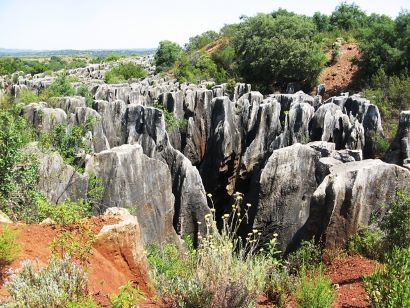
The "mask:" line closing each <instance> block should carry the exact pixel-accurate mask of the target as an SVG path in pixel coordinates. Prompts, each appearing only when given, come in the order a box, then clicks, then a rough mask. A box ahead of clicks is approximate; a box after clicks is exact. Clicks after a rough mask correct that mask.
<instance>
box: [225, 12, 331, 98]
mask: <svg viewBox="0 0 410 308" xmlns="http://www.w3.org/2000/svg"><path fill="white" fill-rule="evenodd" d="M315 33H316V27H315V25H314V23H313V22H312V21H311V20H310V19H308V18H306V17H303V16H297V15H292V14H284V13H281V14H276V15H275V14H272V15H269V14H258V15H256V16H255V17H247V18H245V21H244V22H242V23H241V24H240V30H239V31H238V32H237V35H236V36H235V38H234V39H233V44H234V47H235V52H236V55H237V61H238V69H239V73H240V74H241V76H242V77H243V78H244V79H245V81H246V82H250V83H254V84H256V85H257V86H258V87H259V88H260V89H262V90H264V91H265V92H266V91H271V90H272V89H273V88H275V87H276V88H279V89H282V90H284V89H286V86H287V84H288V83H290V82H298V83H300V84H301V85H302V86H303V87H304V88H305V89H309V88H311V87H312V86H314V85H315V84H316V83H317V78H318V77H319V74H320V72H321V71H322V69H323V68H324V64H325V62H326V57H325V55H324V53H323V52H322V51H321V49H320V45H319V44H318V43H316V42H315V41H314V40H313V37H314V35H315Z"/></svg>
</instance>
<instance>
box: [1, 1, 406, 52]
mask: <svg viewBox="0 0 410 308" xmlns="http://www.w3.org/2000/svg"><path fill="white" fill-rule="evenodd" d="M348 2H350V1H348ZM339 3H340V1H339V0H337V1H333V0H320V1H318V0H310V1H307V0H305V1H303V0H297V1H292V0H287V1H286V0H202V1H201V0H115V1H113V0H14V1H13V0H0V29H1V34H0V47H3V48H21V49H89V48H94V49H95V48H103V49H109V48H149V47H156V46H157V45H158V42H159V41H160V40H163V39H169V40H172V41H176V42H178V43H180V44H183V43H185V42H186V41H187V40H188V38H189V37H191V36H193V35H196V34H199V33H201V32H204V31H206V30H211V29H212V30H219V29H220V28H221V27H222V26H223V25H224V24H226V23H233V22H237V21H238V20H239V17H240V16H241V15H247V16H252V15H254V14H256V13H258V12H266V13H267V12H271V11H273V10H276V9H278V8H285V9H287V10H290V11H294V12H297V13H302V14H306V15H312V14H313V13H314V12H316V11H320V12H322V13H326V14H329V13H331V12H332V11H333V10H334V8H335V7H336V5H337V4H339ZM355 3H357V4H358V5H360V7H361V8H362V9H364V10H365V11H366V12H368V13H373V12H374V13H380V14H387V15H390V16H392V17H395V16H397V15H398V13H399V12H400V10H401V9H410V0H390V1H386V0H357V1H355Z"/></svg>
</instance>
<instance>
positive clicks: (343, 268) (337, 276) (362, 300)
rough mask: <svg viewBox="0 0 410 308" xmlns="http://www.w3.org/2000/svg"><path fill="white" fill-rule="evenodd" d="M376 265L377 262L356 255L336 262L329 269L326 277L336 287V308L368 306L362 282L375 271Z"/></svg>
mask: <svg viewBox="0 0 410 308" xmlns="http://www.w3.org/2000/svg"><path fill="white" fill-rule="evenodd" d="M375 265H376V262H375V261H372V260H369V259H366V258H364V257H362V256H359V255H356V256H348V257H346V258H343V259H340V260H335V261H333V263H332V264H330V265H329V266H328V267H327V270H326V276H328V277H329V278H330V280H331V281H332V283H333V284H335V285H336V300H335V302H334V304H333V307H334V308H339V307H340V308H356V307H357V308H358V307H367V306H368V304H367V295H366V292H365V290H364V288H363V281H362V280H363V277H364V276H366V275H369V274H371V273H372V272H373V271H374V269H375Z"/></svg>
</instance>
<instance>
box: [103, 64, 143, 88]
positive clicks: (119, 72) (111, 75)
mask: <svg viewBox="0 0 410 308" xmlns="http://www.w3.org/2000/svg"><path fill="white" fill-rule="evenodd" d="M147 75H148V73H147V71H146V70H145V69H144V68H143V67H142V66H141V65H137V64H133V63H120V64H119V65H118V66H116V67H114V68H112V69H111V70H109V71H108V72H106V73H105V82H106V83H122V82H127V81H128V80H129V79H130V78H142V77H146V76H147Z"/></svg>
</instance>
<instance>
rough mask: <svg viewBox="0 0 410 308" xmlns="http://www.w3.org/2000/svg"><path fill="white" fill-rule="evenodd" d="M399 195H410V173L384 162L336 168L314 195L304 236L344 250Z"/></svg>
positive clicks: (371, 161) (336, 166) (374, 161)
mask: <svg viewBox="0 0 410 308" xmlns="http://www.w3.org/2000/svg"><path fill="white" fill-rule="evenodd" d="M397 191H405V192H407V193H410V171H409V170H407V169H405V168H401V167H399V166H396V165H391V164H387V163H384V162H382V161H380V160H363V161H358V162H350V163H346V164H335V165H334V166H333V167H331V168H330V174H329V175H328V176H326V178H325V179H324V180H323V182H322V183H321V184H320V185H319V187H318V188H317V189H316V191H315V192H314V194H313V197H312V200H311V208H310V215H309V220H308V222H307V223H306V226H305V228H304V232H305V233H306V234H311V235H314V236H316V239H319V238H322V240H323V243H324V244H325V246H326V247H327V248H331V249H334V248H344V247H345V244H346V241H347V240H348V238H349V237H351V236H352V235H353V234H355V233H356V232H357V231H358V229H359V227H361V226H367V225H369V224H370V223H371V220H370V219H371V215H372V214H373V213H376V212H380V211H384V209H383V208H382V206H383V205H386V204H389V203H390V202H392V201H393V200H394V198H395V193H396V192H397Z"/></svg>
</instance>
